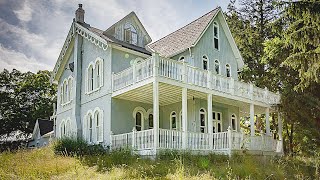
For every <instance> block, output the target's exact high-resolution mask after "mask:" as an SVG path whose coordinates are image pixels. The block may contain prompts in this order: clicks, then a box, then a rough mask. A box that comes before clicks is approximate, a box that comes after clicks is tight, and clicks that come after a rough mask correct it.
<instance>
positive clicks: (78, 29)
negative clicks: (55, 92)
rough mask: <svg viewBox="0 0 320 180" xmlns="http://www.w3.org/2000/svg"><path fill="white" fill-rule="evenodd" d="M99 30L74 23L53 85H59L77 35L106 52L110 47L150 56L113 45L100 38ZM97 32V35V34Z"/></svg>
mask: <svg viewBox="0 0 320 180" xmlns="http://www.w3.org/2000/svg"><path fill="white" fill-rule="evenodd" d="M97 30H98V29H97V28H94V27H90V29H87V28H85V27H83V26H82V25H81V24H79V23H76V22H73V23H72V25H71V27H70V30H69V33H68V36H67V38H66V40H65V42H64V44H63V48H62V50H61V52H60V55H59V57H58V60H57V62H56V64H55V67H54V69H53V72H52V75H51V79H50V81H51V83H55V84H57V83H58V80H59V78H60V76H61V75H62V71H63V69H64V67H65V65H66V62H67V59H68V57H69V56H70V54H71V52H72V48H73V45H74V44H73V43H74V36H75V34H76V33H77V34H79V35H80V36H82V37H84V38H86V39H87V40H88V41H89V42H91V43H92V44H95V45H96V46H98V47H99V48H101V49H103V50H104V51H106V50H107V49H108V47H113V48H116V49H119V50H122V51H125V52H128V53H131V54H136V55H139V56H142V57H146V58H147V57H149V55H148V54H145V53H143V52H139V51H138V50H132V49H130V48H129V47H126V46H124V45H122V44H118V43H116V42H114V43H112V42H113V40H111V39H109V38H108V37H107V36H104V35H103V37H101V36H98V35H97V34H96V33H98V32H96V31H97ZM95 32H96V33H95Z"/></svg>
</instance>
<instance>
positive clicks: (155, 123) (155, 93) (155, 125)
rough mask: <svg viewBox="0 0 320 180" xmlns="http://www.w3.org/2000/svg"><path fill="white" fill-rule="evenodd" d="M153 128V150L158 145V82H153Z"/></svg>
mask: <svg viewBox="0 0 320 180" xmlns="http://www.w3.org/2000/svg"><path fill="white" fill-rule="evenodd" d="M153 128H154V152H156V150H157V148H158V145H159V135H158V134H159V82H158V81H157V80H155V81H154V82H153Z"/></svg>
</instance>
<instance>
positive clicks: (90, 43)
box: [51, 4, 282, 155]
mask: <svg viewBox="0 0 320 180" xmlns="http://www.w3.org/2000/svg"><path fill="white" fill-rule="evenodd" d="M84 14H85V12H84V10H83V9H82V5H81V4H79V8H78V9H77V10H76V13H75V16H76V17H75V19H74V20H73V22H72V25H71V27H70V30H69V33H68V35H67V38H66V40H65V43H64V45H63V48H62V50H61V53H60V55H59V58H58V60H57V62H56V65H55V67H54V70H53V73H52V78H51V81H52V83H55V84H57V85H58V94H57V105H56V110H55V113H54V116H53V117H54V122H55V123H54V132H55V136H56V137H57V138H60V137H63V136H77V137H83V138H84V139H86V140H87V141H88V142H89V143H92V144H102V145H103V146H104V147H106V148H111V149H119V148H130V149H131V150H132V151H134V152H135V153H138V154H141V155H155V154H157V153H158V152H159V151H160V150H163V149H172V150H188V151H191V152H197V153H209V152H214V153H222V154H228V155H231V154H232V153H233V152H237V151H238V152H241V151H243V150H246V151H247V152H251V153H255V154H281V153H282V136H281V134H282V130H281V129H282V127H281V126H282V125H281V117H280V115H278V122H279V123H278V124H279V131H278V132H279V136H278V138H277V139H275V138H274V137H273V136H272V135H271V130H270V122H269V113H270V112H275V111H276V108H275V107H276V105H277V104H279V102H280V95H279V94H277V93H273V92H270V91H268V90H267V89H261V88H259V87H255V86H253V85H252V84H246V83H243V82H241V81H239V80H238V72H239V71H241V69H242V67H243V66H244V62H243V59H242V57H241V54H240V52H239V50H238V48H237V45H236V44H235V41H234V39H233V37H232V34H231V32H230V30H229V28H228V25H227V22H226V20H225V17H224V15H223V12H222V10H221V8H220V7H218V8H216V9H214V10H212V11H210V12H208V13H207V14H205V15H203V16H201V17H200V18H198V19H196V20H194V21H192V22H190V23H189V24H187V25H186V26H184V27H182V28H180V29H178V30H176V31H174V32H172V33H171V34H169V35H167V36H165V37H163V38H161V39H159V40H158V41H155V42H152V40H151V37H150V36H149V35H148V32H147V31H146V29H145V28H144V26H143V25H142V23H141V22H140V20H139V19H138V17H137V15H136V14H135V13H134V12H131V13H130V14H128V15H127V16H125V17H124V18H123V19H121V20H119V21H118V22H116V23H115V24H113V25H112V26H111V27H109V28H108V29H106V30H100V29H97V28H94V27H92V26H90V25H89V24H88V23H87V22H85V21H84ZM159 28H160V27H159ZM257 114H265V117H266V118H265V122H264V124H265V126H264V127H265V128H264V129H261V128H257V126H256V124H255V115H257ZM241 117H249V118H248V119H250V121H248V124H249V125H250V126H249V127H250V131H251V133H250V134H245V133H243V132H242V130H241V126H240V118H241Z"/></svg>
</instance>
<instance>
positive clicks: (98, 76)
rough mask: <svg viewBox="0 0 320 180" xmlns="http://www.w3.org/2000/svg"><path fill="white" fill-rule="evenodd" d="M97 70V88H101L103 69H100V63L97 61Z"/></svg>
mask: <svg viewBox="0 0 320 180" xmlns="http://www.w3.org/2000/svg"><path fill="white" fill-rule="evenodd" d="M95 70H96V88H99V87H100V78H101V69H100V62H99V61H97V62H96V65H95Z"/></svg>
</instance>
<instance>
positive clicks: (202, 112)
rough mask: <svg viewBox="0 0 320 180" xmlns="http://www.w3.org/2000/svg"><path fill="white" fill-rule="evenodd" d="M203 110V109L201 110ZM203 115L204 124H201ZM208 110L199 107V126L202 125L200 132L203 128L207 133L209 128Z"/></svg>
mask: <svg viewBox="0 0 320 180" xmlns="http://www.w3.org/2000/svg"><path fill="white" fill-rule="evenodd" d="M201 110H203V111H201ZM201 115H204V126H202V125H201ZM207 124H208V123H207V111H206V109H205V108H200V109H199V127H200V132H201V129H202V128H203V129H204V131H203V133H207V132H208V130H207Z"/></svg>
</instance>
